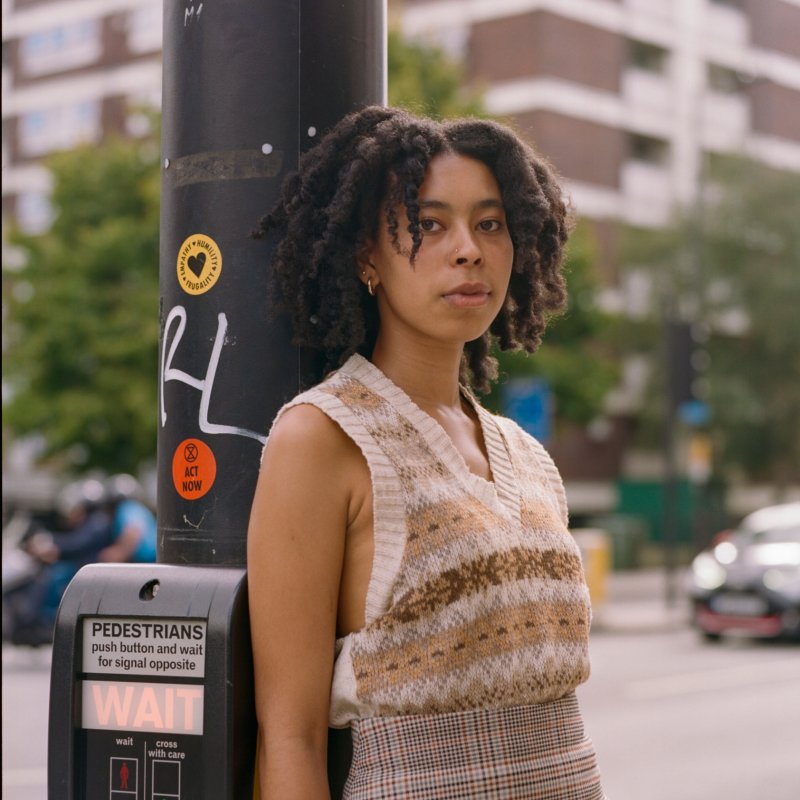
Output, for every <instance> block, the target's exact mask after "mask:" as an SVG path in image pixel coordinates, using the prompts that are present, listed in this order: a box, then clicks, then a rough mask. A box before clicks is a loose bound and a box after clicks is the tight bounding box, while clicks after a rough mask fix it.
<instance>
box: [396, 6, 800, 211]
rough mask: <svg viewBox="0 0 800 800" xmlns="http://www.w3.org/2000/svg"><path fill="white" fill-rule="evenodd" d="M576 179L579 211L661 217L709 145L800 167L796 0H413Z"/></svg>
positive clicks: (434, 33)
mask: <svg viewBox="0 0 800 800" xmlns="http://www.w3.org/2000/svg"><path fill="white" fill-rule="evenodd" d="M401 19H402V27H403V30H404V31H405V33H406V34H407V35H408V36H410V37H412V38H419V39H422V40H425V41H429V42H434V43H436V44H439V45H440V46H442V47H443V48H444V49H445V50H446V51H448V52H449V53H451V54H452V55H454V56H455V57H457V58H459V59H462V60H463V61H464V62H465V63H466V64H467V68H468V73H469V76H470V80H471V81H472V82H474V83H475V84H476V85H478V86H481V87H483V89H484V91H485V99H486V105H487V107H488V110H489V111H490V112H492V113H494V114H497V115H501V116H505V117H509V118H510V119H511V120H513V121H514V122H515V123H516V125H517V126H518V127H519V128H520V129H521V130H522V131H523V132H524V133H525V134H526V135H527V136H528V137H529V138H530V139H531V140H532V141H533V143H534V144H535V145H536V146H537V147H538V149H539V150H541V152H542V153H544V154H545V155H546V156H548V157H549V158H550V159H551V160H552V161H553V163H554V164H555V166H556V167H557V168H558V170H559V171H560V172H561V174H562V175H563V176H564V178H565V179H566V181H567V184H568V187H569V190H570V194H571V196H572V198H573V201H574V203H575V205H576V208H577V210H578V213H579V214H581V215H582V216H585V217H590V218H594V219H613V220H621V221H625V222H627V223H631V224H634V225H642V226H658V225H661V224H663V223H665V222H666V221H667V219H668V218H669V215H670V213H671V211H672V209H673V207H674V205H675V203H676V202H677V203H686V202H688V201H691V200H692V198H693V197H694V195H695V193H696V191H697V186H698V179H699V173H700V170H701V168H702V167H701V165H702V162H703V159H704V157H706V156H707V155H709V154H714V153H730V152H739V153H744V154H747V155H749V156H752V157H754V158H756V159H759V160H762V161H764V162H765V163H767V164H769V165H771V166H774V167H776V168H778V169H787V170H793V171H800V0H492V2H482V1H481V0H405V2H403V4H402V14H401Z"/></svg>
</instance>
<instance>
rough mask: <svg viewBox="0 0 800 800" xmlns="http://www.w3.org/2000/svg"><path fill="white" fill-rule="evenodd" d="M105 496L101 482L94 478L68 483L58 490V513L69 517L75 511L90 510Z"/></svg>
mask: <svg viewBox="0 0 800 800" xmlns="http://www.w3.org/2000/svg"><path fill="white" fill-rule="evenodd" d="M104 496H105V488H104V486H103V484H102V483H101V482H100V481H98V480H97V479H96V478H88V479H87V480H83V481H74V482H73V483H68V484H67V485H66V486H65V487H64V488H63V489H62V490H61V492H60V494H59V496H58V500H57V503H56V504H57V506H58V511H59V513H60V514H61V515H62V516H64V517H70V516H71V515H72V514H74V513H75V512H76V511H78V510H80V509H83V510H85V511H90V510H91V509H93V508H96V507H97V506H99V505H100V504H101V503H102V502H103V500H104Z"/></svg>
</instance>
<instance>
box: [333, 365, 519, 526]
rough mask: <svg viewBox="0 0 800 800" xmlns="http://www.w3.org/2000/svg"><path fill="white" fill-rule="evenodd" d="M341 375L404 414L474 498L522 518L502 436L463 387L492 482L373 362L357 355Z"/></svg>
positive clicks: (492, 419)
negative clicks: (348, 377) (479, 432)
mask: <svg viewBox="0 0 800 800" xmlns="http://www.w3.org/2000/svg"><path fill="white" fill-rule="evenodd" d="M340 372H341V373H343V374H345V375H349V376H350V377H352V378H354V379H356V380H358V381H360V382H361V383H363V384H364V385H365V386H366V387H368V388H369V389H372V390H373V391H374V392H376V393H377V394H379V395H380V396H381V397H382V398H383V399H384V400H386V401H387V402H388V403H390V404H391V405H392V407H393V408H395V409H396V410H397V411H398V412H399V413H400V414H402V415H403V416H404V417H405V418H406V419H407V420H408V421H409V422H410V423H411V424H412V425H413V426H414V427H415V428H416V429H417V431H419V433H420V434H421V435H422V437H423V438H424V439H425V441H426V442H427V444H428V446H429V447H430V448H431V451H432V452H433V453H435V454H436V456H437V457H438V458H440V459H441V460H442V462H443V463H444V464H445V466H447V467H448V468H449V469H450V471H451V472H452V473H453V475H455V476H456V477H457V478H458V479H459V480H460V481H461V482H462V484H463V485H464V487H465V488H466V489H467V490H468V491H469V493H470V494H471V495H473V496H474V497H475V498H476V499H478V500H479V501H481V502H482V503H484V504H485V505H487V506H488V507H489V508H492V509H493V510H495V511H502V512H504V513H505V514H507V515H511V516H512V518H515V519H517V520H518V519H519V513H520V497H519V490H518V488H517V486H516V481H515V480H514V470H513V466H512V464H511V460H510V457H509V453H508V446H507V445H506V442H505V439H504V438H503V433H502V431H501V430H500V427H499V425H498V424H497V421H496V420H495V419H494V417H493V416H492V415H491V414H490V413H489V412H488V411H486V410H485V409H484V408H483V407H482V406H481V405H480V403H478V401H477V400H476V399H475V397H474V396H473V395H472V393H471V392H470V391H469V390H468V389H467V388H465V387H463V386H461V387H460V389H461V394H462V396H463V397H464V398H465V399H466V401H467V402H468V403H469V404H470V405H471V406H472V408H473V409H474V410H475V414H476V416H477V420H478V425H479V427H480V429H481V433H482V435H483V441H484V444H485V446H486V453H487V455H488V457H489V469H490V470H491V473H492V478H493V480H491V481H487V480H486V479H485V478H483V477H482V476H480V475H477V474H475V473H474V472H472V470H470V468H469V467H468V466H467V462H466V461H465V460H464V456H463V455H461V452H460V451H459V450H458V448H457V447H456V446H455V444H453V440H452V439H451V438H450V435H449V434H448V433H447V431H446V430H445V429H444V428H443V427H442V425H441V424H440V423H439V422H438V420H436V419H434V418H433V417H432V416H431V415H430V414H428V413H427V412H426V411H423V410H422V409H421V408H420V407H419V406H418V405H417V404H416V403H415V402H414V401H413V400H412V399H411V397H409V395H408V394H406V392H405V391H404V390H403V389H401V388H400V387H399V386H398V385H397V384H395V383H394V382H393V381H392V380H391V379H389V378H388V377H387V376H386V375H385V374H384V373H383V372H382V371H381V370H380V369H379V368H378V367H376V366H375V365H374V364H373V363H372V362H371V361H368V360H367V359H366V358H364V357H363V356H361V355H358V354H355V355H353V356H351V357H350V358H349V359H348V360H347V361H346V362H345V364H344V365H343V366H342V367H341V370H340Z"/></svg>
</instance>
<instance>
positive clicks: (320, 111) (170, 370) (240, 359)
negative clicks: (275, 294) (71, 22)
mask: <svg viewBox="0 0 800 800" xmlns="http://www.w3.org/2000/svg"><path fill="white" fill-rule="evenodd" d="M385 19H386V12H385V2H383V0H380V1H378V2H376V1H375V0H348V1H347V2H335V0H269V1H268V2H267V1H265V2H260V3H242V2H239V0H210V2H204V3H202V4H199V3H192V2H188V0H186V1H184V0H181V2H176V0H167V2H166V3H165V5H164V78H163V80H164V90H163V109H164V114H163V122H162V125H163V129H162V151H163V152H162V154H163V162H162V194H161V197H162V209H161V246H160V276H161V308H160V321H161V359H160V375H159V440H158V486H159V491H158V528H159V542H158V553H159V556H158V557H159V561H163V562H167V563H172V564H199V565H211V564H216V565H227V566H242V565H244V564H245V554H246V535H247V521H248V515H249V511H250V504H251V501H252V496H253V492H254V489H255V483H256V478H257V475H258V467H259V460H260V455H261V450H262V446H263V442H264V440H265V437H266V434H267V432H268V430H269V426H270V424H271V421H272V419H273V417H274V415H275V413H276V412H277V410H278V409H279V408H280V406H281V405H282V404H283V403H284V402H286V400H288V399H289V398H291V397H292V396H293V395H294V394H296V393H297V392H298V390H299V389H301V388H303V387H304V386H305V385H308V384H310V383H313V382H315V381H316V380H317V379H318V378H319V377H320V375H319V374H318V371H317V370H316V369H315V366H314V362H313V360H312V359H310V358H309V357H308V356H307V354H303V353H300V352H298V349H297V348H296V347H294V346H293V345H292V344H291V336H290V331H289V329H288V326H287V323H286V321H285V320H284V319H281V318H278V319H274V318H273V317H272V315H271V313H270V312H271V308H270V303H271V300H270V298H269V297H268V295H267V275H268V269H269V260H270V252H271V247H272V246H273V243H272V242H269V241H256V240H253V239H252V238H250V235H249V234H250V232H251V231H252V230H253V229H254V228H255V226H256V224H257V221H258V219H259V217H260V216H261V215H262V214H263V213H265V212H266V211H267V210H268V209H269V207H270V206H271V205H272V204H273V203H274V201H275V200H276V199H277V197H278V195H279V191H280V186H281V183H282V180H283V178H284V176H285V175H286V174H287V172H289V171H291V170H293V169H294V168H295V167H296V166H297V160H298V157H299V155H300V154H301V153H302V152H303V151H304V150H306V149H307V148H309V147H310V146H312V145H313V144H314V143H315V142H316V141H318V139H319V137H320V136H321V135H322V134H323V133H324V132H325V131H326V130H327V129H328V128H329V127H330V126H331V125H332V124H334V123H335V122H336V121H337V120H339V119H340V118H341V117H342V116H344V115H345V114H347V113H349V112H350V111H353V110H356V109H358V108H360V107H363V106H365V105H369V104H374V103H382V102H384V94H385V92H384V86H385V48H386V36H385Z"/></svg>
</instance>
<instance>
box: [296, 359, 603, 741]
mask: <svg viewBox="0 0 800 800" xmlns="http://www.w3.org/2000/svg"><path fill="white" fill-rule="evenodd" d="M464 396H465V397H466V398H467V400H468V401H469V402H471V403H472V404H473V407H474V408H475V411H476V413H477V415H478V419H479V422H480V425H481V429H482V432H483V437H484V441H485V444H486V450H487V452H488V456H489V464H490V468H491V473H492V478H493V481H492V482H489V481H486V480H484V479H483V478H481V477H479V476H477V475H475V474H474V473H472V472H470V471H469V469H468V467H467V465H466V463H465V461H464V459H463V457H462V456H461V454H460V453H459V452H458V451H457V450H456V448H455V446H454V445H453V443H452V440H451V439H450V438H449V436H448V434H447V433H446V432H445V430H444V429H443V428H442V427H441V425H439V423H438V422H436V420H434V419H433V418H432V417H431V416H429V415H428V414H426V413H425V412H423V411H422V410H421V409H420V408H419V407H418V406H417V405H416V404H415V403H414V402H413V401H412V400H411V399H410V398H409V397H408V395H406V394H405V393H404V392H403V391H402V390H401V389H400V388H399V387H397V386H395V385H394V384H393V383H392V382H391V381H390V380H389V379H388V378H387V377H386V376H385V375H383V373H382V372H380V370H378V369H377V367H375V366H374V365H373V364H371V363H370V362H369V361H367V360H366V359H364V358H362V357H361V356H358V355H356V356H353V357H351V358H350V359H349V360H348V361H347V362H346V364H345V365H344V366H343V367H342V368H341V369H339V370H338V371H337V372H334V373H332V374H331V375H330V376H329V377H328V378H327V379H326V380H325V381H324V382H323V383H321V384H320V385H319V386H317V387H315V388H313V389H311V390H310V391H308V392H305V393H303V394H301V395H299V396H298V397H296V398H295V399H294V400H293V401H292V402H291V403H289V404H288V405H287V406H285V407H284V408H288V407H290V406H293V405H297V404H301V403H305V404H311V405H314V406H316V407H317V408H319V409H320V410H322V411H323V412H324V413H325V414H327V415H328V416H329V417H330V418H331V419H333V420H334V421H335V422H336V423H338V425H339V426H341V428H342V429H343V430H344V432H345V433H346V434H347V435H348V436H350V437H351V438H352V439H353V441H354V442H355V443H356V444H357V445H358V446H359V448H360V449H361V452H362V453H363V454H364V457H365V458H366V461H367V464H368V466H369V470H370V474H371V478H372V490H373V516H374V547H375V554H374V561H373V565H372V574H371V578H370V583H369V587H368V592H367V603H366V624H365V626H364V627H363V628H362V629H361V630H359V631H357V632H355V633H351V634H349V635H348V636H345V637H344V638H342V639H339V640H338V641H337V643H336V650H337V656H336V663H335V667H334V676H333V686H332V694H331V713H330V724H331V725H332V726H334V727H342V726H346V725H348V724H349V723H350V721H351V720H353V719H357V718H358V719H363V718H367V717H375V716H392V715H401V714H431V713H443V712H452V711H463V710H467V709H474V708H504V707H510V706H518V705H530V704H536V703H543V702H547V701H550V700H554V699H557V698H560V697H563V696H564V695H566V694H567V693H569V692H570V691H572V690H573V689H574V688H575V687H576V686H577V685H578V684H580V683H582V682H583V681H585V680H586V678H587V677H588V675H589V660H588V646H587V645H588V632H589V631H588V629H589V622H590V607H589V597H588V590H587V588H586V583H585V580H584V576H583V569H582V565H581V560H580V553H579V550H578V548H577V546H576V544H575V542H574V540H573V539H572V537H571V536H570V534H569V532H568V530H567V512H566V500H565V495H564V489H563V486H562V483H561V479H560V477H559V475H558V472H557V471H556V468H555V466H554V465H553V462H552V460H551V459H550V457H549V455H548V454H547V452H546V451H545V450H544V448H543V447H542V446H541V445H540V444H539V443H538V442H537V441H536V440H535V439H533V438H532V437H531V436H529V435H528V434H527V433H525V432H524V431H523V430H522V429H521V428H519V426H518V425H516V424H515V423H514V422H512V421H511V420H508V419H504V418H501V417H495V416H493V415H492V414H490V413H489V412H487V411H486V410H484V409H483V408H481V407H480V405H478V404H477V402H476V401H475V400H474V398H472V397H471V396H470V395H469V394H468V393H467V392H464Z"/></svg>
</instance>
